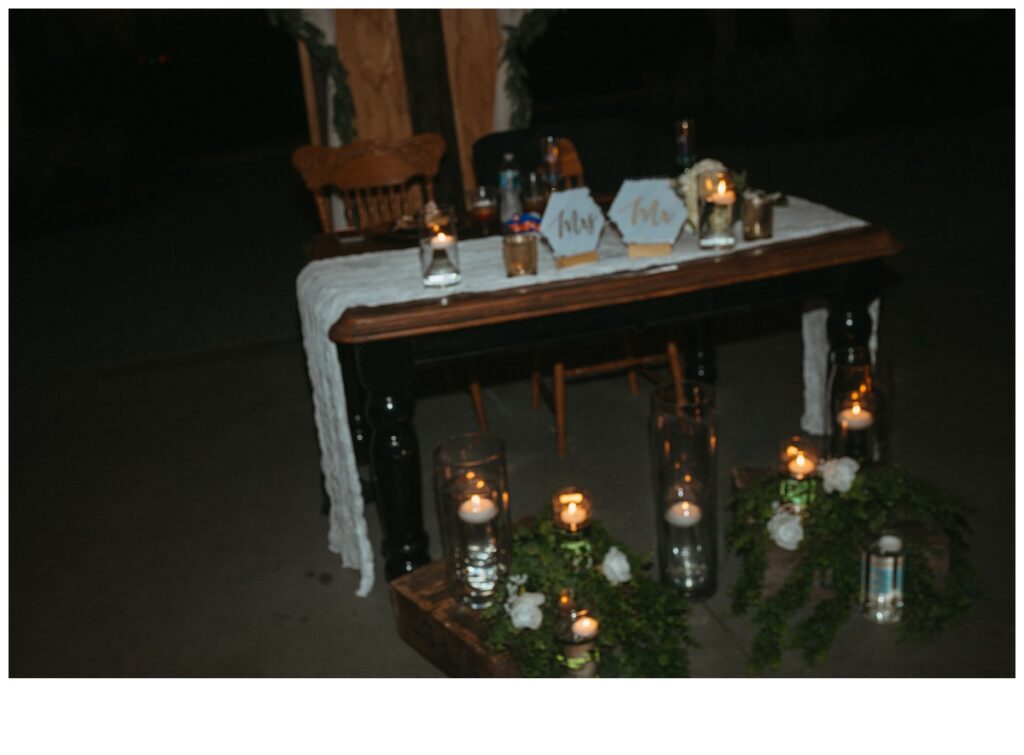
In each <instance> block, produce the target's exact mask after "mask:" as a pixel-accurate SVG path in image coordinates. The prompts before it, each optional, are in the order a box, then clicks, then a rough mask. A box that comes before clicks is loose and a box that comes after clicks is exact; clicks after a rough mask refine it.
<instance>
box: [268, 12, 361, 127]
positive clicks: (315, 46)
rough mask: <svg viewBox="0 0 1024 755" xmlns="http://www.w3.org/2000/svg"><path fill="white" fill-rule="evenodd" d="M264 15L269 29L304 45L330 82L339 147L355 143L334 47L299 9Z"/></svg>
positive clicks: (352, 110)
mask: <svg viewBox="0 0 1024 755" xmlns="http://www.w3.org/2000/svg"><path fill="white" fill-rule="evenodd" d="M267 16H268V18H269V19H270V24H271V25H272V26H281V27H283V28H284V29H285V31H287V32H288V33H289V34H291V35H292V36H293V37H294V38H295V39H301V40H302V41H303V42H305V43H306V47H307V49H308V50H309V57H310V58H311V59H312V61H313V64H314V65H315V66H316V67H317V68H318V69H320V70H321V71H325V72H326V73H327V76H328V77H330V79H331V81H333V82H334V113H333V115H334V130H335V132H336V133H337V134H338V138H340V139H341V143H342V144H348V143H349V142H353V141H355V140H356V139H357V138H358V136H359V134H358V132H357V131H356V125H355V120H356V106H355V103H354V102H353V101H352V90H351V89H349V87H348V71H346V70H345V66H344V65H342V63H341V58H339V57H338V50H337V48H336V47H335V46H334V45H329V44H327V42H326V40H325V39H324V33H323V31H321V30H320V28H319V27H317V26H316V25H315V24H312V23H310V22H309V21H307V20H306V19H304V18H303V17H302V11H300V10H270V11H267Z"/></svg>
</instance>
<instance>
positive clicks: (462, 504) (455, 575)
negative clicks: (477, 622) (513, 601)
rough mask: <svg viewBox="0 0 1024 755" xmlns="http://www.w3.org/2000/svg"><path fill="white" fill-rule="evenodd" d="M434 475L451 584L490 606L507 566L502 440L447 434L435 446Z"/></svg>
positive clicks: (465, 597)
mask: <svg viewBox="0 0 1024 755" xmlns="http://www.w3.org/2000/svg"><path fill="white" fill-rule="evenodd" d="M434 481H435V487H436V489H435V497H436V500H437V515H438V520H439V521H440V523H441V540H442V543H443V545H444V552H445V565H446V571H447V575H448V584H449V585H450V586H451V587H452V590H453V592H454V593H455V595H456V596H457V598H458V599H459V600H460V601H461V602H462V603H464V604H465V605H468V606H469V607H470V608H477V609H482V608H487V607H489V606H491V605H492V604H493V603H494V601H495V596H496V595H497V594H498V589H499V585H500V583H501V581H502V580H503V579H504V577H505V576H506V572H507V569H508V556H509V539H510V538H509V533H510V523H509V495H508V474H507V472H506V467H505V445H504V443H502V442H501V440H500V439H499V438H497V437H495V436H493V435H488V434H485V433H467V434H465V435H455V436H452V437H450V438H448V439H447V440H445V441H444V442H443V443H441V445H439V446H438V447H437V449H436V450H435V452H434Z"/></svg>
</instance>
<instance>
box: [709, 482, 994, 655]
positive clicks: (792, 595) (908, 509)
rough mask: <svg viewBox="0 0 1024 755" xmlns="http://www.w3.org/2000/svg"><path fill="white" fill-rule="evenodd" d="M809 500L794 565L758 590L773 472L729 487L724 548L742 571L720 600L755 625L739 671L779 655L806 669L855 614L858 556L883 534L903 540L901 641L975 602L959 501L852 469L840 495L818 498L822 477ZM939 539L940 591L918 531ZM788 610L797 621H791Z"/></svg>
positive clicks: (926, 486) (929, 631)
mask: <svg viewBox="0 0 1024 755" xmlns="http://www.w3.org/2000/svg"><path fill="white" fill-rule="evenodd" d="M805 484H806V485H808V486H809V490H808V491H807V492H808V493H809V494H810V495H811V497H812V501H811V503H810V505H809V506H807V508H806V511H805V514H804V516H803V521H802V524H803V529H804V537H803V540H802V541H801V542H800V545H799V547H798V549H797V551H796V554H797V561H796V563H795V565H794V566H793V568H792V570H791V571H790V573H789V574H788V576H787V577H786V579H785V581H784V582H783V584H782V586H781V587H780V588H779V589H778V590H777V591H776V592H775V593H774V594H772V595H771V596H770V597H765V596H764V594H763V588H764V579H765V569H766V567H767V563H768V552H769V549H770V548H774V547H776V546H775V545H774V544H773V543H772V541H771V539H770V537H769V535H768V531H767V525H768V521H769V519H771V517H772V514H773V512H772V502H773V501H778V500H779V497H780V495H779V491H780V480H779V477H778V476H775V475H766V476H762V477H761V478H759V479H756V480H753V481H751V482H750V483H749V484H747V485H745V486H743V487H742V488H738V489H737V491H736V493H735V496H734V499H733V517H732V520H731V521H730V523H729V525H728V527H727V529H726V533H725V540H726V544H727V545H728V546H729V547H730V548H731V549H732V550H734V551H735V552H736V553H737V554H738V555H739V556H740V558H741V560H742V565H741V569H740V574H739V577H738V579H737V580H736V583H735V584H734V586H733V587H732V589H731V591H730V594H731V598H732V609H733V611H734V612H735V613H736V614H746V613H750V615H751V618H752V621H753V624H754V626H755V629H756V635H755V638H754V642H753V648H752V651H751V657H750V662H749V666H748V670H749V671H750V672H751V673H759V672H762V671H765V670H768V669H773V668H778V666H779V662H780V661H781V659H782V652H783V650H784V649H797V650H799V651H801V652H802V654H803V658H804V660H805V661H806V662H807V663H808V664H809V665H814V664H816V663H819V662H821V661H822V660H824V658H825V657H826V655H827V654H828V651H829V648H830V647H831V645H832V642H833V640H834V639H835V636H836V633H837V632H838V630H839V628H840V627H841V626H842V625H843V624H844V623H845V622H846V621H848V620H849V619H850V617H851V616H853V615H856V613H855V611H854V609H855V607H856V606H857V604H858V602H859V599H860V571H861V551H862V549H863V546H864V544H865V543H866V542H867V541H868V539H869V537H870V536H871V535H872V534H873V533H875V534H877V533H879V532H882V531H884V530H892V531H895V532H900V533H903V534H904V537H903V544H904V554H905V559H904V590H903V592H904V600H905V605H904V608H903V614H902V617H901V620H900V623H899V624H898V625H897V626H898V627H899V632H900V635H901V638H903V639H906V640H917V641H919V640H923V639H927V638H928V637H930V636H932V635H934V634H935V633H937V632H939V631H941V630H942V629H944V628H945V627H947V626H949V625H950V624H951V623H953V622H954V621H957V620H958V619H960V618H961V617H962V616H963V615H964V613H965V612H966V611H967V610H968V608H969V607H970V606H971V603H972V602H973V600H974V599H975V598H976V596H977V586H976V581H975V578H974V573H973V570H972V568H971V565H970V563H969V560H968V544H967V539H968V535H969V533H970V527H969V524H968V513H969V512H968V510H967V508H966V507H965V506H964V504H963V503H961V502H960V501H958V500H957V499H955V498H953V497H951V496H950V495H948V494H947V493H945V492H943V491H942V490H940V489H938V488H937V487H935V486H933V485H931V484H930V483H928V482H925V481H923V480H920V479H917V478H915V477H913V476H912V475H910V474H909V473H908V472H906V471H904V470H903V469H900V468H897V467H890V466H873V467H867V468H864V469H861V470H860V471H859V472H858V473H857V477H856V479H855V480H854V483H853V485H852V487H851V489H850V490H849V491H848V492H846V493H842V494H839V493H825V491H824V488H823V485H822V480H821V479H820V478H817V477H815V478H813V479H810V480H808V481H807V482H806V483H805ZM927 532H942V533H945V535H946V536H947V537H948V538H949V544H950V564H949V574H948V577H947V581H946V586H945V589H944V590H942V591H940V590H939V589H938V588H937V586H936V580H935V575H934V574H933V573H932V571H931V568H930V566H929V562H928V560H927V558H926V553H925V549H924V546H923V544H922V543H921V541H920V539H919V538H917V537H915V535H918V534H920V533H927ZM823 574H830V575H831V587H832V590H833V595H832V596H831V597H829V598H826V599H824V600H821V601H819V602H817V603H815V604H814V605H813V607H810V609H809V611H805V610H804V609H805V608H807V607H808V603H809V599H810V594H811V588H812V586H813V585H814V582H815V580H817V579H819V578H820V576H821V575H823ZM798 614H799V616H800V618H797V617H798Z"/></svg>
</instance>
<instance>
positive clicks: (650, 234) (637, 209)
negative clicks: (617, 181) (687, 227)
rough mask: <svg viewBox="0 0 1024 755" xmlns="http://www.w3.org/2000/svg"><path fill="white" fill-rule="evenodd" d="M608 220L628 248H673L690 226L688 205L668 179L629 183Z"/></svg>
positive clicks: (623, 184) (618, 197)
mask: <svg viewBox="0 0 1024 755" xmlns="http://www.w3.org/2000/svg"><path fill="white" fill-rule="evenodd" d="M608 217H609V218H611V221H612V222H613V223H615V226H616V227H617V228H618V229H619V233H621V234H622V240H623V241H625V242H626V243H627V244H672V243H674V242H675V240H676V238H677V237H678V236H679V232H680V231H681V230H682V228H683V223H685V222H686V205H684V204H683V200H682V199H680V198H679V195H678V194H676V192H675V191H674V190H673V189H672V184H671V183H670V180H669V179H667V178H643V179H636V180H626V181H623V182H622V188H620V189H619V193H618V194H616V195H615V201H614V202H612V206H611V209H610V210H609V211H608Z"/></svg>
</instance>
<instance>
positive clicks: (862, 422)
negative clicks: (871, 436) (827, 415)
mask: <svg viewBox="0 0 1024 755" xmlns="http://www.w3.org/2000/svg"><path fill="white" fill-rule="evenodd" d="M836 421H837V422H839V425H840V427H843V428H844V429H847V430H866V429H867V428H869V427H871V426H872V425H873V424H875V415H874V414H872V413H871V412H870V411H868V410H867V409H865V408H864V407H862V406H861V405H860V403H859V402H857V401H854V402H853V405H852V406H851V407H850V408H848V409H842V410H841V411H840V412H839V414H837V415H836Z"/></svg>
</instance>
